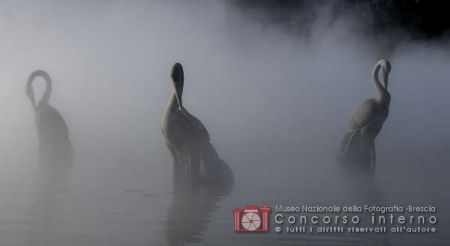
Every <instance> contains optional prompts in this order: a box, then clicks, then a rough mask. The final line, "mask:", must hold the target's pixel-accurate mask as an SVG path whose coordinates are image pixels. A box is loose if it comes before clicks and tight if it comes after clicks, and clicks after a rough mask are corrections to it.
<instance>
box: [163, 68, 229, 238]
mask: <svg viewBox="0 0 450 246" xmlns="http://www.w3.org/2000/svg"><path fill="white" fill-rule="evenodd" d="M171 77H172V82H173V86H174V91H173V94H172V96H171V99H170V103H169V106H168V108H167V110H166V112H165V115H164V117H163V123H162V134H163V136H164V137H165V139H166V144H167V147H168V148H169V150H170V152H171V154H172V156H173V159H174V162H173V185H174V192H173V195H174V197H173V202H172V206H171V208H170V209H169V212H168V220H167V230H166V236H167V241H168V243H169V245H183V244H185V243H190V242H198V241H201V234H202V232H203V231H204V230H205V229H206V226H207V222H208V218H209V217H210V215H211V213H212V211H213V210H214V209H215V208H216V206H217V203H218V201H220V199H221V198H222V197H223V196H226V195H228V194H229V193H230V192H231V190H232V187H233V182H234V177H233V172H232V170H231V168H230V167H229V166H228V165H227V164H226V163H225V162H224V161H223V160H222V159H220V157H219V155H218V153H217V151H216V150H215V148H214V146H213V145H212V144H211V142H210V137H209V133H208V131H207V130H206V128H205V126H204V125H203V124H202V123H201V121H200V120H199V119H197V118H196V117H195V116H193V115H192V114H190V113H189V112H188V111H187V110H186V108H185V107H184V106H183V101H182V95H183V88H184V71H183V67H182V66H181V64H179V63H176V64H174V65H173V67H172V72H171Z"/></svg>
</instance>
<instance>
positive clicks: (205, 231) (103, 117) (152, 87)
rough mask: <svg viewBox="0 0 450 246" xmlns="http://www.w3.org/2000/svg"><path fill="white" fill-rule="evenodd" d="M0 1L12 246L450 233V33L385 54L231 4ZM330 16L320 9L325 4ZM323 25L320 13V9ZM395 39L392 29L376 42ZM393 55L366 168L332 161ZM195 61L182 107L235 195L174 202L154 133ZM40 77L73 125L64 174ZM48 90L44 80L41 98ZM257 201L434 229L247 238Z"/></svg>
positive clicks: (438, 238) (166, 156)
mask: <svg viewBox="0 0 450 246" xmlns="http://www.w3.org/2000/svg"><path fill="white" fill-rule="evenodd" d="M2 5H3V8H2V10H1V11H0V32H1V38H0V51H1V54H2V59H0V65H1V66H0V79H1V81H2V82H1V87H0V113H1V115H2V117H1V118H2V120H1V121H0V146H1V148H0V158H1V172H0V242H1V244H2V245H10V246H15V245H20V246H22V245H33V246H34V245H65V246H72V245H86V246H91V245H92V246H93V245H96V246H98V245H108V246H110V245H133V246H134V245H135V246H141V245H279V244H281V243H283V244H292V245H316V244H319V245H320V244H323V245H423V244H424V243H428V244H433V245H446V242H448V241H450V233H449V231H450V230H449V229H450V224H449V223H450V212H449V209H450V206H449V202H450V192H449V189H448V187H449V185H450V181H449V179H448V174H449V171H450V169H449V167H448V163H449V159H450V152H449V150H450V149H449V141H450V124H449V123H450V111H449V110H448V105H450V98H449V97H448V95H449V94H448V93H449V91H450V83H449V78H450V69H449V67H450V59H449V57H450V52H449V49H448V46H444V45H442V43H443V42H435V43H415V42H405V43H403V44H401V45H400V46H399V47H398V48H397V49H394V50H392V49H390V50H388V51H386V50H383V49H382V48H380V47H379V46H378V43H380V42H382V41H379V40H370V39H369V38H365V37H361V36H360V35H358V34H355V33H353V32H352V28H351V18H342V19H339V20H338V21H336V22H335V23H334V24H333V25H327V24H324V22H323V21H322V19H318V20H317V22H316V23H314V28H313V32H312V33H311V35H310V36H308V37H300V36H295V35H291V34H290V33H288V32H286V31H285V30H284V29H281V28H277V27H276V26H264V25H262V24H260V23H258V22H257V21H254V20H253V19H252V18H251V16H250V17H249V16H248V15H249V13H246V12H243V11H240V10H238V9H236V8H235V7H234V6H232V5H230V4H226V3H225V2H222V1H195V2H189V3H181V1H180V2H177V1H164V2H163V1H155V2H150V3H148V2H144V1H142V2H140V1H133V2H125V1H123V2H118V1H117V2H109V1H89V2H87V1H86V2H75V1H63V2H54V1H39V3H38V2H37V1H24V2H18V1H4V2H2ZM324 11H325V12H326V10H324ZM323 18H326V14H324V17H323ZM384 38H385V39H389V37H384ZM380 58H387V59H389V60H390V61H391V63H392V72H391V74H390V84H389V88H390V89H389V90H390V93H391V95H392V102H391V107H390V115H389V118H388V119H387V121H386V123H385V125H384V127H383V130H382V131H381V134H380V135H379V136H378V138H377V140H376V144H377V154H378V156H377V166H376V172H375V175H374V177H373V178H369V177H365V176H360V175H355V174H351V175H348V174H346V173H345V172H342V170H341V168H340V167H339V165H338V163H337V162H336V155H337V152H338V147H339V143H340V140H341V138H342V137H343V135H344V133H345V131H346V130H347V125H348V122H349V120H350V117H351V113H352V110H353V109H354V108H355V107H356V106H357V104H358V103H360V102H361V101H362V100H364V99H366V98H370V97H374V96H375V92H374V89H373V86H372V84H371V72H372V69H373V66H374V64H375V63H376V61H377V60H378V59H380ZM174 62H181V63H182V64H183V66H184V69H185V90H184V105H185V107H186V108H187V109H188V110H189V111H190V112H191V113H192V114H194V115H195V116H196V117H198V118H199V119H200V120H201V121H202V122H203V124H204V125H205V126H206V127H207V129H208V131H209V133H210V135H211V141H212V143H213V144H214V146H215V148H216V149H217V151H218V152H219V155H220V156H221V158H222V159H223V160H225V161H226V162H227V163H228V165H229V166H230V167H231V168H232V170H233V172H234V175H235V184H234V187H233V190H232V191H231V192H230V193H229V194H219V193H216V192H215V191H214V190H208V189H207V188H204V189H201V190H199V191H198V192H197V193H195V194H184V195H183V194H182V195H176V196H175V195H174V194H173V191H172V157H171V156H170V153H169V151H168V150H167V148H166V146H165V142H164V138H163V137H162V135H161V132H160V125H161V117H162V114H163V112H164V110H165V109H166V107H167V105H168V103H169V98H170V95H171V93H172V87H171V83H170V77H169V72H170V67H171V66H172V64H173V63H174ZM36 69H44V70H46V71H47V72H48V73H49V74H50V76H51V77H52V80H53V92H52V96H51V98H50V103H51V104H52V105H53V106H54V107H55V108H56V109H57V110H58V111H59V112H60V113H61V114H62V115H63V117H64V119H65V120H66V122H67V124H68V126H69V130H70V136H71V141H72V144H73V147H74V156H75V160H74V163H73V164H72V165H71V166H58V167H53V166H49V165H46V164H45V163H39V158H38V141H37V133H36V129H35V124H34V111H33V108H32V106H31V103H30V102H29V100H28V98H27V97H26V95H25V85H26V80H27V78H28V76H29V74H30V73H31V72H32V71H34V70H36ZM43 87H44V83H43V81H37V82H36V84H35V90H36V92H37V94H38V95H37V97H39V93H40V95H42V91H43ZM247 204H257V205H262V204H269V205H271V206H274V205H276V204H286V205H302V204H311V205H314V204H322V205H332V204H388V205H394V204H416V205H433V206H436V207H437V208H438V218H439V223H438V227H439V232H438V233H435V234H403V235H392V234H388V235H376V234H365V235H349V234H323V235H317V234H313V235H304V234H297V235H278V234H275V233H274V232H271V233H268V234H258V235H255V234H238V233H234V232H233V231H232V230H233V216H232V209H233V208H235V207H244V206H245V205H247Z"/></svg>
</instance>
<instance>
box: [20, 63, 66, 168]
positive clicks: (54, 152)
mask: <svg viewBox="0 0 450 246" xmlns="http://www.w3.org/2000/svg"><path fill="white" fill-rule="evenodd" d="M39 76H40V77H42V78H43V79H44V80H45V82H46V89H45V92H44V94H43V96H42V98H41V99H40V100H39V102H37V103H36V101H35V98H34V90H33V86H32V84H33V81H34V79H35V78H36V77H39ZM51 92H52V80H51V78H50V76H49V75H48V73H47V72H45V71H43V70H36V71H34V72H33V73H31V75H30V77H29V78H28V83H27V86H26V93H27V95H28V98H29V99H30V101H31V104H32V105H33V109H34V111H35V123H36V128H37V132H38V139H39V153H40V156H41V160H52V161H63V160H71V159H72V158H73V150H72V144H71V142H70V137H69V129H68V127H67V124H66V122H65V121H64V119H63V117H62V116H61V114H60V113H59V112H58V111H57V110H56V109H55V108H54V107H52V106H51V105H50V104H49V99H50V95H51Z"/></svg>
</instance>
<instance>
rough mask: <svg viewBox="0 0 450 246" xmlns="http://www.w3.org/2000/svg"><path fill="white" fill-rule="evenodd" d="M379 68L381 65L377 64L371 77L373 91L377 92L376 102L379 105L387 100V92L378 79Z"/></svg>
mask: <svg viewBox="0 0 450 246" xmlns="http://www.w3.org/2000/svg"><path fill="white" fill-rule="evenodd" d="M380 68H381V64H379V63H378V64H377V65H376V66H375V68H374V69H373V73H372V77H373V83H374V85H375V91H376V92H377V101H378V102H379V103H384V102H385V101H386V100H387V96H388V95H387V94H388V92H387V90H386V88H385V87H384V86H383V85H382V84H381V81H380V79H379V72H380ZM383 72H384V71H383Z"/></svg>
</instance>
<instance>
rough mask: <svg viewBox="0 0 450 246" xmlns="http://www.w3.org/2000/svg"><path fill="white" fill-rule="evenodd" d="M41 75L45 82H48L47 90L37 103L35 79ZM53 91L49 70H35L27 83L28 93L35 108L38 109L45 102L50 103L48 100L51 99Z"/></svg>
mask: <svg viewBox="0 0 450 246" xmlns="http://www.w3.org/2000/svg"><path fill="white" fill-rule="evenodd" d="M39 76H41V77H42V78H44V80H45V83H46V87H45V92H44V94H43V95H42V98H41V99H40V100H39V102H38V103H37V104H36V101H35V98H34V89H33V85H32V84H33V82H34V79H35V78H36V77H39ZM51 93H52V80H51V78H50V75H48V73H47V72H45V71H42V70H37V71H34V72H33V73H32V74H31V75H30V77H29V78H28V83H27V94H28V98H29V99H30V101H31V104H33V107H34V109H35V110H36V108H37V107H38V106H40V105H43V104H48V101H49V99H50V95H51Z"/></svg>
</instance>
